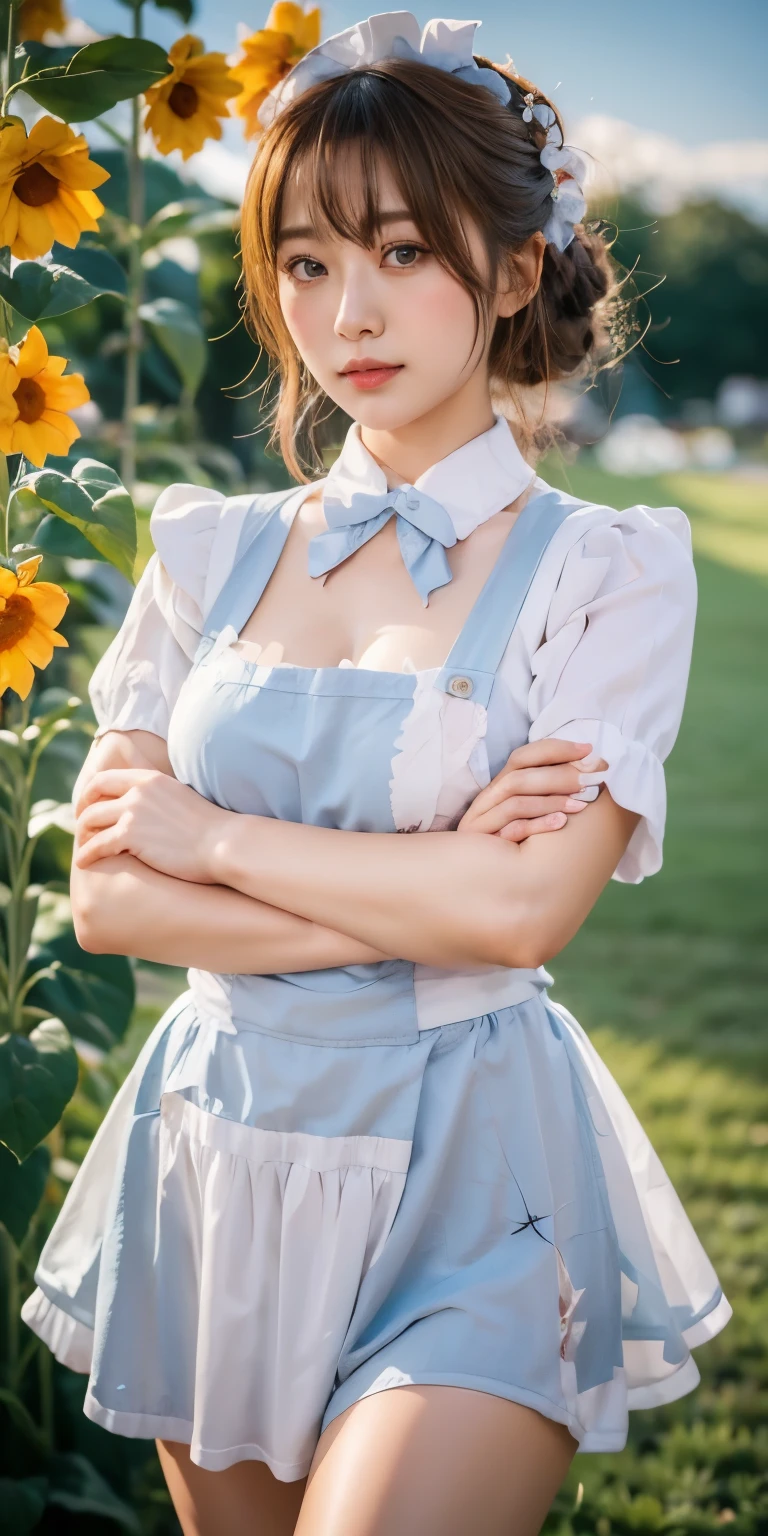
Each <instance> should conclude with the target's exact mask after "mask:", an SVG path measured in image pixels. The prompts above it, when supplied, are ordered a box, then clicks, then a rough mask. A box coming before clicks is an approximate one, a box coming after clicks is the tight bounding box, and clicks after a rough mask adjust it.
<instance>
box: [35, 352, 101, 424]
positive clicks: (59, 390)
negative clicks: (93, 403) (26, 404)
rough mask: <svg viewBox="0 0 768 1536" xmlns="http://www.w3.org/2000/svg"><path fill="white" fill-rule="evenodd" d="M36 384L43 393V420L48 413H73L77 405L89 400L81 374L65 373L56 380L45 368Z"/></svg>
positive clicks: (62, 359) (58, 359)
mask: <svg viewBox="0 0 768 1536" xmlns="http://www.w3.org/2000/svg"><path fill="white" fill-rule="evenodd" d="M56 361H57V363H58V362H66V358H57V359H56ZM37 383H38V384H40V386H41V388H42V389H43V390H44V391H45V408H44V411H43V419H45V417H46V416H47V415H48V412H49V411H74V410H75V409H76V407H77V406H78V405H85V403H86V401H87V400H90V398H91V397H90V394H89V392H88V386H87V384H86V382H85V379H84V378H83V375H82V374H81V373H67V374H65V376H64V378H57V377H56V375H55V374H53V375H51V374H49V372H48V369H47V368H46V370H45V372H44V373H42V374H40V376H39V378H38V379H37Z"/></svg>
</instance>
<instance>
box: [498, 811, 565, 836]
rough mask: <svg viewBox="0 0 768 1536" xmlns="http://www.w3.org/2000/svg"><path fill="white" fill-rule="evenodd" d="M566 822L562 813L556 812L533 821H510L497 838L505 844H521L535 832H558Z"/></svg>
mask: <svg viewBox="0 0 768 1536" xmlns="http://www.w3.org/2000/svg"><path fill="white" fill-rule="evenodd" d="M567 821H568V817H567V816H566V814H565V812H564V811H556V812H555V814H554V815H553V816H537V817H536V818H535V819H534V820H533V821H510V822H509V824H508V826H506V827H502V829H501V831H500V832H499V837H501V838H503V839H504V841H505V842H507V843H522V842H524V841H525V839H526V838H527V837H533V836H534V835H535V834H536V833H537V832H559V831H560V830H561V828H562V827H564V826H565V825H566V823H567Z"/></svg>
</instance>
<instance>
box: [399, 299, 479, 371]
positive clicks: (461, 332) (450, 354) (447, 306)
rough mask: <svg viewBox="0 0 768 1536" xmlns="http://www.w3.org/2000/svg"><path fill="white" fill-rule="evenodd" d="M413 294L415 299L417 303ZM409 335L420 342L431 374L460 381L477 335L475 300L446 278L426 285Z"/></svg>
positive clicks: (416, 303)
mask: <svg viewBox="0 0 768 1536" xmlns="http://www.w3.org/2000/svg"><path fill="white" fill-rule="evenodd" d="M416 297H417V296H416V295H415V294H414V298H415V299H416ZM408 330H409V333H410V335H411V336H412V337H413V338H414V340H415V339H416V337H418V338H419V351H420V353H421V354H422V358H423V360H424V361H425V362H426V361H427V360H429V365H430V371H433V370H435V371H437V370H439V371H441V372H447V373H448V374H449V375H453V376H456V377H458V376H459V375H460V374H461V372H462V371H463V369H464V367H465V365H466V363H467V362H468V360H469V356H470V353H471V351H472V343H473V340H474V334H475V316H474V309H473V307H472V300H471V298H470V297H469V294H468V293H467V292H466V291H465V289H463V288H462V287H461V284H460V283H457V282H455V281H453V280H452V279H451V278H449V277H448V275H447V274H440V278H439V280H438V281H436V282H433V283H429V284H426V283H425V284H424V287H423V290H422V292H421V294H419V295H418V298H417V301H416V302H415V303H414V304H413V310H412V314H411V315H410V316H409V327H408Z"/></svg>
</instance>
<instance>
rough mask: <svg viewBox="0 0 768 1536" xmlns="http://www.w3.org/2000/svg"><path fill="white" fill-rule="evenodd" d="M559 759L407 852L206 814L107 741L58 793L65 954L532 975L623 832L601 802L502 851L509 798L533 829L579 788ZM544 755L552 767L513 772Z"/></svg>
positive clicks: (581, 911) (153, 769) (158, 763)
mask: <svg viewBox="0 0 768 1536" xmlns="http://www.w3.org/2000/svg"><path fill="white" fill-rule="evenodd" d="M121 737H122V739H121ZM129 737H133V738H140V739H135V740H133V741H129V739H128V738H129ZM110 738H111V739H110ZM115 738H117V740H115ZM563 745H564V744H563V743H537V744H536V747H535V748H534V747H527V748H523V749H520V753H518V754H513V758H512V759H510V765H508V768H507V770H505V771H504V773H503V774H502V775H499V776H498V777H497V779H496V780H494V781H493V783H492V784H491V785H490V786H489V787H488V789H486V790H484V791H482V792H481V794H480V795H479V796H478V797H477V799H476V801H475V802H474V805H473V806H472V807H471V808H470V811H469V812H468V813H467V815H466V816H465V817H464V818H463V821H462V823H461V825H460V828H459V831H460V833H462V834H464V835H461V836H457V834H456V833H454V832H440V833H432V834H430V836H429V837H427V838H425V837H419V836H413V837H392V836H391V835H389V834H376V833H356V832H337V831H333V830H329V829H325V828H317V827H309V826H303V825H294V824H292V823H288V822H281V821H276V820H272V819H271V818H267V817H258V816H247V815H241V814H238V813H236V812H229V811H224V810H222V809H221V808H220V807H218V806H214V805H212V804H211V803H210V802H209V801H207V800H205V799H204V797H202V796H200V795H197V794H196V793H195V791H194V790H192V789H190V788H189V787H188V786H187V785H182V784H179V783H178V782H177V781H176V780H175V779H174V778H173V776H172V774H171V771H170V765H169V763H168V760H167V753H166V752H165V744H164V743H163V742H162V741H161V740H160V738H158V737H154V736H151V734H150V733H146V732H131V733H126V734H125V735H122V733H108V734H107V736H105V737H103V738H101V744H98V743H97V745H96V747H95V748H94V749H92V753H93V756H92V758H90V757H89V761H88V762H87V764H86V766H85V769H84V771H83V773H81V776H80V779H79V780H78V785H77V786H76V796H75V808H76V812H77V834H76V839H75V855H74V861H73V870H72V900H73V912H74V918H75V927H76V931H77V934H78V938H79V939H80V942H81V943H82V944H83V946H84V947H85V948H86V949H92V950H97V951H105V952H121V953H126V954H133V955H136V956H138V957H140V958H145V959H152V960H160V961H163V962H165V963H169V964H177V965H182V966H187V965H195V966H200V967H202V968H203V969H210V970H220V971H221V970H223V971H236V972H240V973H242V974H258V973H260V972H274V971H286V972H287V971H298V970H309V969H315V968H322V967H326V966H333V965H348V964H354V963H361V962H364V961H368V960H379V959H382V958H387V957H389V956H398V957H401V958H403V959H410V960H414V961H419V962H421V963H424V964H428V965H435V966H441V967H447V968H449V969H456V968H457V967H467V966H472V965H488V964H492V965H494V964H495V965H511V966H530V965H538V964H540V963H542V962H544V961H546V960H547V959H549V958H551V956H552V955H553V954H556V953H557V952H558V950H559V949H561V948H562V947H563V945H564V944H565V943H567V942H568V940H569V939H570V938H571V937H572V936H573V934H574V933H575V932H576V931H577V929H578V928H579V927H580V925H581V923H582V922H583V920H584V918H585V917H586V915H587V913H588V912H589V910H590V909H591V907H592V906H593V904H594V902H595V901H596V899H597V897H598V895H599V893H600V891H601V890H602V888H603V886H604V885H605V884H606V882H607V880H608V879H609V878H610V875H611V874H612V872H613V870H614V868H615V867H616V864H617V863H618V860H619V858H620V857H621V854H622V853H623V851H624V849H625V848H626V845H627V843H628V841H629V838H630V837H631V835H632V831H633V830H634V827H635V825H636V823H637V819H638V818H637V817H636V816H635V815H634V814H633V813H631V812H627V811H625V810H622V809H621V808H620V807H619V806H617V805H616V804H615V803H614V801H613V800H612V799H611V797H610V795H609V794H608V793H607V792H606V791H604V792H603V793H601V794H600V795H599V797H598V799H597V800H596V801H595V802H594V803H593V804H592V805H589V806H587V807H586V808H585V809H583V810H582V811H581V813H580V814H578V815H577V814H575V813H573V814H571V815H569V816H568V817H567V818H566V815H565V814H564V812H563V811H562V810H558V811H556V812H555V819H554V823H551V822H550V821H549V817H547V818H546V822H543V818H542V817H538V820H539V821H540V822H542V825H541V826H540V827H537V830H545V825H552V827H553V829H554V828H558V829H561V830H559V835H558V836H557V837H551V836H547V837H543V836H530V835H528V836H527V837H526V838H525V840H524V841H523V842H521V843H517V842H516V841H514V838H515V836H516V835H518V832H517V829H518V827H519V823H518V821H517V820H516V817H515V812H516V811H517V814H518V815H519V814H522V811H521V809H520V806H521V802H520V801H519V796H515V795H511V794H510V789H511V788H519V789H520V790H521V792H522V793H523V794H524V796H525V797H526V800H525V804H526V806H527V814H528V815H529V816H530V815H531V814H534V815H535V813H536V811H537V808H538V809H540V810H541V811H544V810H546V811H547V812H549V813H550V814H551V807H552V806H553V804H554V805H561V806H562V805H564V804H565V801H566V800H567V798H568V795H569V794H573V792H574V790H575V789H576V788H577V787H578V786H579V783H580V779H579V775H578V771H577V769H576V768H575V767H574V766H572V765H571V766H569V764H568V762H567V760H566V758H567V750H566V751H565V752H564V750H563ZM570 750H571V752H572V756H573V757H574V758H575V757H576V756H577V755H578V756H581V755H583V751H584V748H583V746H582V748H581V749H579V748H578V747H577V746H574V747H573V748H572V749H570ZM547 751H549V752H550V753H551V757H550V762H551V763H553V764H556V765H557V766H556V767H555V766H552V767H548V768H545V769H543V770H542V769H540V768H538V769H531V768H529V767H526V766H525V765H524V764H525V754H528V759H530V760H531V761H534V760H537V761H539V762H540V761H541V758H542V753H543V755H544V757H545V758H546V755H547ZM521 754H522V761H523V766H521V767H512V766H511V765H512V764H513V763H514V760H515V757H517V759H518V762H521ZM142 762H143V763H144V764H145V765H146V766H143V767H142V766H140V764H141V763H142ZM603 766H604V765H603ZM537 775H538V777H537ZM555 790H558V791H559V799H556V800H554V801H553V799H552V795H553V793H554V792H555ZM537 793H538V794H539V795H544V796H545V799H544V800H541V799H540V798H537ZM568 804H569V806H571V807H572V806H573V802H572V801H568ZM566 819H567V822H568V824H567V826H565V827H563V826H562V823H563V822H564V821H565V820H566ZM527 826H528V829H529V830H530V828H531V826H532V823H531V821H528V823H527ZM494 833H497V834H498V835H489V834H494Z"/></svg>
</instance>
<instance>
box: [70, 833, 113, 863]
mask: <svg viewBox="0 0 768 1536" xmlns="http://www.w3.org/2000/svg"><path fill="white" fill-rule="evenodd" d="M125 852H126V849H125V847H124V846H123V843H122V840H121V839H120V837H119V834H118V831H117V828H116V827H108V828H107V829H106V830H105V831H103V832H96V833H95V834H94V836H93V837H89V839H88V841H87V842H86V843H83V844H81V846H80V847H79V848H77V849H76V850H75V854H74V863H75V864H77V866H78V868H79V869H87V868H88V866H89V864H95V863H96V861H97V860H98V859H106V858H109V856H110V854H113V853H125Z"/></svg>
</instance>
